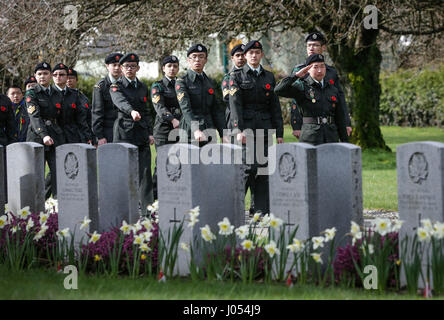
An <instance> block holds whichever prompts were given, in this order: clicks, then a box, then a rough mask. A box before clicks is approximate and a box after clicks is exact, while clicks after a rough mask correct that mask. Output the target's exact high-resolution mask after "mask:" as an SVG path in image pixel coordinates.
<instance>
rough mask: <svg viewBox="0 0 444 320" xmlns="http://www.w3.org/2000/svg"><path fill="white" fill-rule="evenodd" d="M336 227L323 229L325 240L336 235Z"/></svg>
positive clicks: (329, 239) (331, 238)
mask: <svg viewBox="0 0 444 320" xmlns="http://www.w3.org/2000/svg"><path fill="white" fill-rule="evenodd" d="M336 231H337V230H336V228H335V227H333V228H330V229H325V231H324V232H323V233H325V242H327V241H331V240H333V238H334V237H335V235H336Z"/></svg>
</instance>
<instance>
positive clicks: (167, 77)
mask: <svg viewBox="0 0 444 320" xmlns="http://www.w3.org/2000/svg"><path fill="white" fill-rule="evenodd" d="M162 72H163V78H162V79H161V80H159V81H156V82H154V83H153V85H152V86H151V101H152V102H153V105H154V110H156V118H155V121H154V143H155V146H156V149H157V148H158V147H160V146H163V145H165V144H169V143H175V142H177V139H174V140H169V139H168V135H169V133H170V132H171V131H172V130H174V129H177V128H179V122H180V119H181V117H182V112H181V111H180V107H179V102H178V101H177V97H176V88H175V87H176V76H177V73H178V72H179V59H178V58H177V57H176V56H167V57H165V58H164V59H163V60H162ZM153 185H154V187H153V190H154V199H157V166H156V168H155V169H154V174H153Z"/></svg>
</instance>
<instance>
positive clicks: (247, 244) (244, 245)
mask: <svg viewBox="0 0 444 320" xmlns="http://www.w3.org/2000/svg"><path fill="white" fill-rule="evenodd" d="M241 245H242V248H243V249H244V250H248V251H251V250H252V249H253V248H254V243H253V241H251V240H244V241H242V243H241Z"/></svg>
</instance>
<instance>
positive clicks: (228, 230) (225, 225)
mask: <svg viewBox="0 0 444 320" xmlns="http://www.w3.org/2000/svg"><path fill="white" fill-rule="evenodd" d="M217 225H218V226H219V234H221V235H223V236H229V235H230V234H232V233H233V230H234V226H232V225H231V223H230V220H228V218H227V217H225V218H224V219H223V220H222V221H221V222H218V223H217Z"/></svg>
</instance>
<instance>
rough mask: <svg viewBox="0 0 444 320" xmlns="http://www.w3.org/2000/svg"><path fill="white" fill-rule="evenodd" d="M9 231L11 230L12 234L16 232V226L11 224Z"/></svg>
mask: <svg viewBox="0 0 444 320" xmlns="http://www.w3.org/2000/svg"><path fill="white" fill-rule="evenodd" d="M11 231H12V234H14V233H16V232H17V226H13V227H12V228H11Z"/></svg>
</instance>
